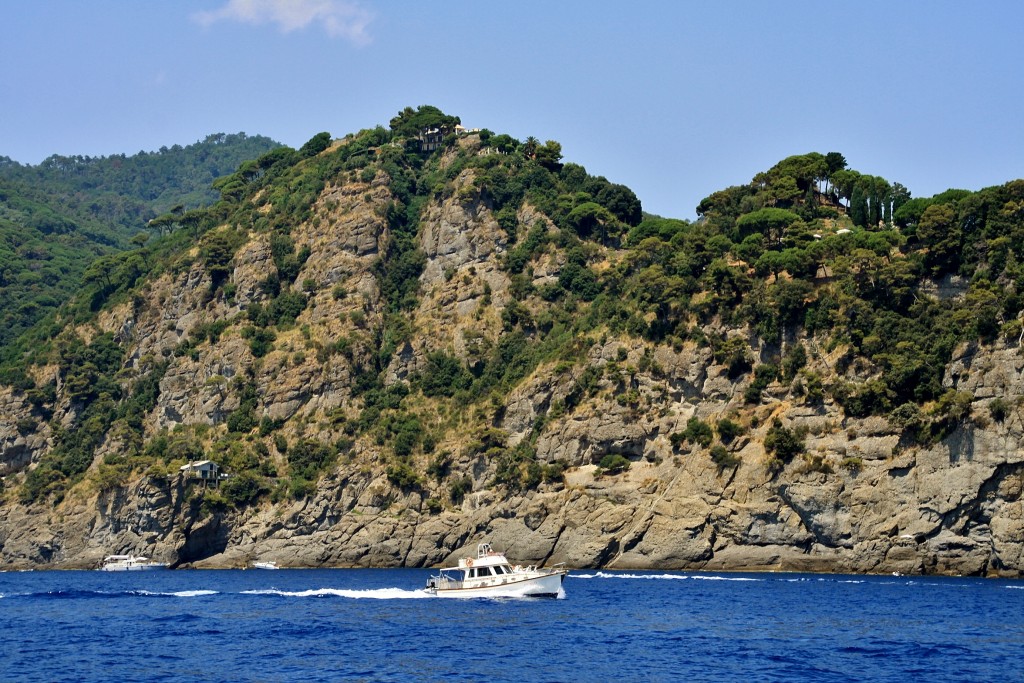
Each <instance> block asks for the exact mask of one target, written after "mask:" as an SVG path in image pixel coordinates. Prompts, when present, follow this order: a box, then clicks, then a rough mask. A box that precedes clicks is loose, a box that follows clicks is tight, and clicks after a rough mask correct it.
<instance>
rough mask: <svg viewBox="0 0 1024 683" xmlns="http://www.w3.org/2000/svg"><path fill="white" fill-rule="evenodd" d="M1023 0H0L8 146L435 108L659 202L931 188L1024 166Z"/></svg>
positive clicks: (291, 136) (33, 151) (86, 150)
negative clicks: (846, 179)
mask: <svg viewBox="0 0 1024 683" xmlns="http://www.w3.org/2000/svg"><path fill="white" fill-rule="evenodd" d="M1022 26H1024V3H1021V2H1019V1H1018V0H1010V1H1007V0H991V1H989V2H978V3H967V2H963V1H962V0H958V1H956V2H952V1H945V0H929V1H927V2H926V1H924V0H920V1H915V0H903V1H900V0H896V1H893V0H886V1H884V2H882V1H878V0H861V1H859V2H849V3H827V2H803V1H797V0H793V1H786V2H772V3H769V2H763V0H762V1H760V2H754V1H749V2H748V1H742V0H721V1H717V2H686V1H684V0H671V1H663V2H659V1H655V0H647V1H645V0H638V1H636V2H628V3H627V2H624V1H623V0H614V1H613V0H559V1H555V2H552V0H542V1H541V0H516V1H515V2H505V3H483V2H470V1H468V0H448V1H446V2H443V3H440V2H427V1H425V0H175V1H174V2H139V1H138V0H89V1H88V2H83V1H82V0H32V1H31V2H17V1H15V0H3V2H0V156H7V157H10V158H12V159H14V160H16V161H19V162H21V163H29V164H36V163H39V162H40V161H42V160H43V159H44V158H46V157H48V156H50V155H51V154H62V155H74V154H82V155H89V156H103V155H110V154H120V153H125V154H134V153H135V152H138V151H154V150H157V149H159V148H160V147H162V146H168V147H169V146H171V145H174V144H181V145H187V144H191V143H193V142H196V141H198V140H201V139H203V138H205V137H206V136H207V135H209V134H211V133H237V132H245V133H247V134H250V135H256V134H259V135H266V136H269V137H271V138H274V139H275V140H278V141H280V142H283V143H285V144H287V145H290V146H292V147H296V148H298V147H300V146H301V145H302V144H303V143H304V142H305V141H306V140H308V139H309V138H311V137H313V136H314V135H316V134H317V133H319V132H321V131H327V132H329V133H331V134H332V135H334V136H335V137H342V136H344V135H345V134H346V133H350V132H357V131H359V130H361V129H364V128H373V127H374V126H377V125H384V126H387V124H388V121H389V120H390V119H391V117H393V116H394V115H395V114H396V113H398V112H399V111H400V110H401V109H403V108H404V107H406V106H412V107H417V106H420V105H424V104H430V105H433V106H436V107H439V108H440V109H442V110H443V111H444V112H445V113H447V114H453V115H456V116H459V117H461V119H462V123H463V125H465V126H467V127H480V128H488V129H490V130H492V131H494V132H496V133H508V134H510V135H512V136H513V137H516V138H519V139H521V140H522V139H525V138H526V137H528V136H534V137H536V138H538V139H539V140H541V141H546V140H557V141H558V142H559V143H561V145H562V151H563V156H564V161H572V162H575V163H578V164H582V165H583V166H585V167H586V168H587V170H588V171H589V172H590V173H591V174H593V175H603V176H605V177H606V178H608V179H609V180H610V181H612V182H615V183H622V184H624V185H627V186H629V187H630V188H632V189H633V191H634V192H636V194H637V196H638V197H639V198H640V200H641V202H642V204H643V208H644V210H645V211H648V212H651V213H655V214H659V215H662V216H668V217H675V218H687V219H692V218H694V217H695V215H696V214H695V207H696V206H697V204H698V203H699V202H700V200H701V199H702V198H704V197H706V196H707V195H709V194H711V193H712V192H715V191H716V190H720V189H723V188H725V187H729V186H732V185H740V184H744V183H747V182H749V181H750V180H751V179H752V178H753V176H754V175H755V174H756V173H758V172H760V171H763V170H766V169H768V168H770V167H771V166H772V165H774V164H775V163H776V162H778V161H779V160H781V159H783V158H785V157H787V156H790V155H794V154H805V153H807V152H812V151H815V152H821V153H822V154H824V153H827V152H833V151H835V152H840V153H842V154H843V155H845V157H846V159H847V161H848V163H849V166H850V168H853V169H855V170H857V171H860V172H861V173H868V174H871V175H879V176H882V177H884V178H886V179H887V180H889V181H890V182H900V183H902V184H903V185H905V186H906V187H908V188H909V189H910V191H911V193H912V195H913V196H915V197H929V196H932V195H934V194H937V193H939V192H942V191H944V190H946V189H948V188H950V187H955V188H962V189H968V190H978V189H981V188H983V187H988V186H991V185H998V184H1002V183H1004V182H1007V181H1009V180H1013V179H1016V178H1021V177H1024V169H1022V165H1024V155H1022V152H1024V88H1022V87H1021V86H1022V81H1024V40H1021V39H1020V35H1021V27H1022Z"/></svg>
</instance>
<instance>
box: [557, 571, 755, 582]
mask: <svg viewBox="0 0 1024 683" xmlns="http://www.w3.org/2000/svg"><path fill="white" fill-rule="evenodd" d="M569 578H571V579H644V580H647V581H764V579H755V578H751V577H747V576H709V575H707V574H611V573H608V572H595V573H594V574H573V573H570V574H569Z"/></svg>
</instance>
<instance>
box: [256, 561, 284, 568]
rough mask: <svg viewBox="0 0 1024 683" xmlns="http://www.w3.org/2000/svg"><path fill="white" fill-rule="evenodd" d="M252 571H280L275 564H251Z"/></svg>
mask: <svg viewBox="0 0 1024 683" xmlns="http://www.w3.org/2000/svg"><path fill="white" fill-rule="evenodd" d="M252 568H253V569H280V567H278V566H277V562H253V563H252Z"/></svg>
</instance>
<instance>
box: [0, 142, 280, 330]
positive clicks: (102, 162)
mask: <svg viewBox="0 0 1024 683" xmlns="http://www.w3.org/2000/svg"><path fill="white" fill-rule="evenodd" d="M278 146H279V143H276V142H274V141H273V140H271V139H269V138H266V137H263V136H258V135H257V136H247V135H245V134H244V133H237V134H232V135H225V134H217V135H210V136H208V137H206V138H205V139H204V140H201V141H199V142H197V143H195V144H192V145H188V146H185V147H182V146H180V145H174V146H173V147H170V148H167V147H164V148H161V149H160V150H159V151H157V152H139V153H138V154H135V155H132V156H126V155H124V154H120V155H114V156H109V157H95V158H94V157H83V156H60V155H53V156H51V157H49V158H47V159H45V160H44V161H43V162H42V163H40V164H38V165H23V164H19V163H17V162H14V161H12V160H11V159H9V158H7V157H0V346H3V345H4V344H6V343H8V342H10V341H11V340H13V339H14V338H16V337H17V336H18V335H19V334H21V333H22V332H24V331H25V330H26V329H28V328H29V327H31V326H32V325H33V324H35V323H36V322H38V321H39V320H41V319H42V318H43V317H45V316H46V315H47V314H48V313H50V312H52V311H54V310H55V309H56V308H57V306H58V305H59V304H60V303H61V302H63V301H64V300H66V299H67V298H68V297H69V295H70V294H72V293H73V292H74V291H75V290H76V289H77V287H78V285H79V284H80V283H81V281H82V276H83V274H84V273H85V271H86V268H87V267H88V266H89V264H90V263H92V261H93V260H95V259H96V258H97V257H100V256H104V255H110V254H113V253H116V252H119V251H123V250H124V249H129V248H134V247H138V246H139V245H140V244H142V243H144V241H145V237H146V233H147V230H148V229H150V228H148V226H147V223H148V221H150V220H151V219H153V218H155V217H156V216H157V215H159V214H163V213H167V212H169V211H171V210H175V211H179V212H180V211H185V210H189V209H196V208H199V207H200V206H205V205H209V204H211V203H213V202H214V201H216V200H217V198H218V195H217V193H216V191H215V190H213V188H212V184H213V181H214V180H215V179H216V178H219V177H221V176H225V175H228V174H230V173H233V172H234V171H235V170H236V169H237V168H238V165H239V164H240V163H241V162H243V161H245V160H246V159H252V158H255V157H257V156H259V155H260V154H263V153H264V152H266V151H268V150H270V149H273V148H275V147H278Z"/></svg>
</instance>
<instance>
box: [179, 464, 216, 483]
mask: <svg viewBox="0 0 1024 683" xmlns="http://www.w3.org/2000/svg"><path fill="white" fill-rule="evenodd" d="M178 469H179V470H180V471H181V473H182V476H184V477H185V478H186V479H198V480H199V481H202V482H203V483H204V484H207V483H210V482H213V483H214V484H216V483H217V482H219V481H220V480H221V479H222V478H223V477H222V475H221V474H220V466H219V465H218V464H217V463H215V462H213V461H212V460H196V461H193V462H190V463H189V464H187V465H182V466H181V467H179V468H178Z"/></svg>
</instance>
